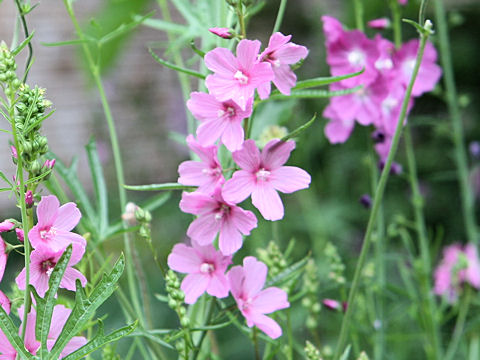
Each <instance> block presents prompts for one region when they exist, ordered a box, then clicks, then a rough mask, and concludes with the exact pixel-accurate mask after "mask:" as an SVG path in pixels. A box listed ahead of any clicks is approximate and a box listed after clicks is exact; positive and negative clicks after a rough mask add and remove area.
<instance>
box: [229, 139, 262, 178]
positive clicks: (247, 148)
mask: <svg viewBox="0 0 480 360" xmlns="http://www.w3.org/2000/svg"><path fill="white" fill-rule="evenodd" d="M232 156H233V160H234V161H235V163H237V165H238V166H240V167H241V168H242V169H243V170H248V171H250V172H256V171H257V170H258V169H259V166H260V151H259V150H258V148H257V145H255V141H253V140H251V139H249V140H246V141H245V142H244V143H243V146H242V148H241V149H240V150H238V151H235V152H234V153H233V154H232Z"/></svg>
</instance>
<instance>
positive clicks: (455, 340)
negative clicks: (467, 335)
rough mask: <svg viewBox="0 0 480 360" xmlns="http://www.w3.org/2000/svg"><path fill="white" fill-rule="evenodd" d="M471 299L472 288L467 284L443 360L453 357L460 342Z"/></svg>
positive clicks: (449, 359) (450, 359)
mask: <svg viewBox="0 0 480 360" xmlns="http://www.w3.org/2000/svg"><path fill="white" fill-rule="evenodd" d="M467 286H468V285H467ZM471 300H472V288H471V287H470V286H468V289H467V291H466V292H465V296H464V298H463V302H462V304H461V305H460V306H459V309H460V311H459V314H458V317H457V322H456V323H455V328H454V330H453V334H452V340H451V341H450V344H449V345H448V349H447V353H446V355H445V358H444V360H452V359H454V356H455V353H456V351H457V348H458V344H459V343H460V340H462V335H463V330H464V326H465V320H466V319H467V314H468V310H469V309H470V303H471Z"/></svg>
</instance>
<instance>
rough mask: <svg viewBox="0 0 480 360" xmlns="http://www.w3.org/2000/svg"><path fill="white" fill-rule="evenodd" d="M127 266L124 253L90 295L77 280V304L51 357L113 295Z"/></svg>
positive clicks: (54, 355)
mask: <svg viewBox="0 0 480 360" xmlns="http://www.w3.org/2000/svg"><path fill="white" fill-rule="evenodd" d="M124 268H125V257H124V256H123V254H122V255H121V256H120V258H119V259H118V260H117V262H116V263H115V265H114V267H113V269H112V271H111V272H110V274H108V275H107V274H104V275H103V277H102V279H101V280H100V282H99V283H98V284H97V286H95V288H94V289H93V291H92V293H91V294H90V296H89V297H87V295H86V294H85V290H84V289H83V288H82V286H81V284H80V281H79V280H77V282H76V287H77V290H76V293H75V306H74V307H73V310H72V312H71V314H70V316H69V317H68V319H67V322H66V323H65V326H64V327H63V329H62V332H61V333H60V335H59V336H58V339H57V341H56V342H55V345H54V346H53V348H52V350H51V352H50V358H51V359H58V358H59V356H60V353H61V352H62V350H63V348H64V347H65V346H66V345H67V343H68V342H69V341H70V340H71V339H72V337H74V336H76V335H77V334H78V333H79V332H80V331H81V330H82V329H83V327H84V326H85V324H86V323H87V322H88V321H89V320H90V318H91V317H92V316H93V315H94V313H95V311H96V310H97V308H98V307H99V306H100V305H102V304H103V303H104V302H105V300H106V299H107V298H108V297H109V296H110V295H112V293H113V292H114V291H115V289H116V287H117V286H116V284H117V282H118V280H119V279H120V276H121V275H122V273H123V270H124Z"/></svg>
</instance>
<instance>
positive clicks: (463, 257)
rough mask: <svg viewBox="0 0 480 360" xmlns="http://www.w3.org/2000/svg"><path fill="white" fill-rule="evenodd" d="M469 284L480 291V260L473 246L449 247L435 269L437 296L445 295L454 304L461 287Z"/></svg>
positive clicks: (458, 245) (457, 245)
mask: <svg viewBox="0 0 480 360" xmlns="http://www.w3.org/2000/svg"><path fill="white" fill-rule="evenodd" d="M464 282H468V283H469V284H470V285H471V286H473V287H474V288H476V289H480V260H479V258H478V253H477V248H476V247H475V245H473V244H467V245H465V247H462V246H461V245H460V244H454V245H450V246H447V247H446V248H445V249H444V250H443V259H442V261H441V262H440V264H439V265H438V266H437V268H436V269H435V288H434V291H435V294H437V295H443V296H445V297H446V299H447V300H448V301H449V302H450V303H453V302H455V301H456V300H457V297H458V292H459V291H460V289H461V285H462V284H463V283H464Z"/></svg>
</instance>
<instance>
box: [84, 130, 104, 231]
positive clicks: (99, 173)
mask: <svg viewBox="0 0 480 360" xmlns="http://www.w3.org/2000/svg"><path fill="white" fill-rule="evenodd" d="M85 149H86V150H87V156H88V165H89V167H90V172H91V174H92V181H93V186H94V190H95V197H96V201H97V212H98V222H97V226H98V229H99V233H100V234H101V236H100V237H103V234H104V233H105V231H106V229H107V227H108V195H107V185H106V183H105V178H104V176H103V170H102V164H101V163H100V158H99V156H98V151H97V145H96V144H95V139H94V138H91V139H90V141H89V142H88V144H87V146H86V147H85Z"/></svg>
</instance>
